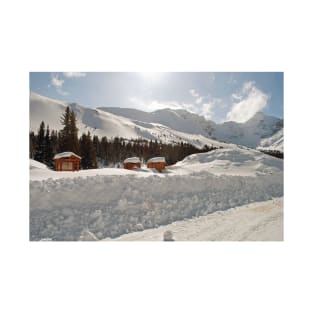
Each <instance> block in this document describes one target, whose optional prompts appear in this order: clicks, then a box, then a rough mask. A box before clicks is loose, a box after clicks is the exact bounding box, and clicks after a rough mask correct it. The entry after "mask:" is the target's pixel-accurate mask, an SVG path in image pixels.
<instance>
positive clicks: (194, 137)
mask: <svg viewBox="0 0 313 313" xmlns="http://www.w3.org/2000/svg"><path fill="white" fill-rule="evenodd" d="M67 105H69V106H70V107H71V109H72V110H74V111H75V113H76V115H77V120H78V121H77V126H78V128H79V133H80V134H82V133H83V132H85V133H86V132H88V131H89V132H90V133H91V135H98V136H99V137H102V136H107V137H108V138H111V137H114V136H119V137H124V138H128V139H131V138H143V139H147V140H150V139H152V140H162V141H163V142H165V143H168V142H170V143H171V142H181V141H183V142H188V143H191V144H193V145H194V146H196V147H199V148H201V147H203V146H204V145H205V144H207V145H215V146H221V145H224V146H225V144H221V141H223V142H228V143H235V144H240V145H245V146H248V147H252V148H255V147H257V146H259V145H260V143H261V141H262V140H263V139H265V138H269V137H271V136H272V135H273V134H274V133H276V132H277V131H279V130H280V129H282V127H283V120H281V119H278V118H275V117H270V116H266V115H264V114H263V113H260V112H259V113H257V114H256V115H255V116H254V117H252V118H251V119H250V120H248V121H247V122H245V123H236V122H225V123H222V124H216V123H214V122H213V121H207V120H206V119H204V117H202V116H199V115H196V114H193V113H190V112H188V111H185V110H171V109H164V110H158V111H155V112H151V113H148V112H143V111H139V110H135V109H127V108H126V109H125V108H104V107H101V108H98V109H91V108H87V107H84V106H82V105H80V104H77V103H70V104H67V103H65V102H62V101H57V100H53V99H50V98H47V97H44V96H41V95H39V94H36V93H34V92H31V93H30V129H31V130H33V131H37V129H38V127H39V124H40V122H41V121H42V120H44V121H45V123H46V124H48V125H49V126H50V129H56V130H59V129H61V128H62V126H61V124H60V116H61V115H62V114H63V112H64V110H65V108H66V106H67Z"/></svg>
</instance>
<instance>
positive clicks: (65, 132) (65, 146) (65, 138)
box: [60, 107, 74, 152]
mask: <svg viewBox="0 0 313 313" xmlns="http://www.w3.org/2000/svg"><path fill="white" fill-rule="evenodd" d="M70 116H71V110H70V107H67V108H66V109H65V112H64V113H63V115H62V116H61V124H62V125H63V126H64V127H63V129H62V130H61V131H60V150H61V151H63V152H64V151H71V150H70V148H71V144H70V141H71V135H70V134H71V125H70ZM73 152H74V151H73Z"/></svg>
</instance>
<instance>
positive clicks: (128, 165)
mask: <svg viewBox="0 0 313 313" xmlns="http://www.w3.org/2000/svg"><path fill="white" fill-rule="evenodd" d="M124 168H125V169H127V170H135V169H136V168H141V162H140V160H139V158H137V157H133V158H128V159H126V160H124Z"/></svg>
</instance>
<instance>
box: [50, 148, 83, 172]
mask: <svg viewBox="0 0 313 313" xmlns="http://www.w3.org/2000/svg"><path fill="white" fill-rule="evenodd" d="M53 160H54V169H55V170H56V171H79V169H80V160H81V157H80V156H78V155H77V154H75V153H73V152H62V153H58V154H56V155H55V156H54V158H53Z"/></svg>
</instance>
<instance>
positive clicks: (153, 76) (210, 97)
mask: <svg viewBox="0 0 313 313" xmlns="http://www.w3.org/2000/svg"><path fill="white" fill-rule="evenodd" d="M30 90H31V91H33V92H36V93H39V94H41V95H44V96H47V97H50V98H53V99H58V100H62V101H66V102H78V103H80V104H82V105H84V106H87V107H92V108H96V107H101V106H107V107H127V108H136V109H139V110H143V111H155V110H158V109H164V108H172V109H186V110H188V111H190V112H193V113H197V114H200V115H203V116H204V117H205V118H207V119H211V120H213V121H215V122H224V121H237V122H245V121H246V120H248V119H249V118H250V117H252V116H253V115H254V114H255V113H256V112H258V111H263V112H264V113H265V114H268V115H272V116H276V117H280V118H282V117H283V73H282V72H278V73H277V72H236V73H226V72H217V73H209V72H164V73H161V72H160V73H158V72H151V73H150V72H138V73H137V72H113V73H109V72H54V73H51V72H31V73H30Z"/></svg>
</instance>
